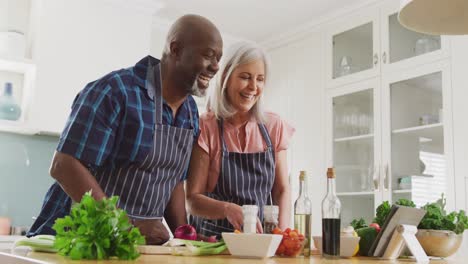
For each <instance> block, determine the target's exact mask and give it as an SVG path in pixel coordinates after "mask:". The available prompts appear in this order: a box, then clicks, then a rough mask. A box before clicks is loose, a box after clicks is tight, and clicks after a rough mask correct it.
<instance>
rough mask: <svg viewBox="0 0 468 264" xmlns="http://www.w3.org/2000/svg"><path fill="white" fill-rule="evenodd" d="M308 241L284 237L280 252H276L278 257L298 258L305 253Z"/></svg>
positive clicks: (279, 248)
mask: <svg viewBox="0 0 468 264" xmlns="http://www.w3.org/2000/svg"><path fill="white" fill-rule="evenodd" d="M306 240H307V239H305V240H302V241H301V240H299V239H298V238H297V237H295V238H292V237H283V240H282V241H281V243H280V246H279V247H278V250H276V255H279V256H282V257H297V256H299V255H301V253H303V252H304V246H305V244H306V242H307V241H306Z"/></svg>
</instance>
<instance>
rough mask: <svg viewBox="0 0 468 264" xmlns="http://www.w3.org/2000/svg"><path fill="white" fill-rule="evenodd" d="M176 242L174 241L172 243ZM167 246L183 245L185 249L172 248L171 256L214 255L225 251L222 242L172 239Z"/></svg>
mask: <svg viewBox="0 0 468 264" xmlns="http://www.w3.org/2000/svg"><path fill="white" fill-rule="evenodd" d="M173 240H176V241H173ZM173 240H171V241H173V242H172V243H169V245H171V246H173V245H178V246H181V245H185V247H174V248H173V249H172V255H176V256H201V255H216V254H220V253H222V252H223V251H225V250H226V249H227V246H226V244H225V243H224V241H220V242H216V243H211V242H204V241H195V240H183V239H173Z"/></svg>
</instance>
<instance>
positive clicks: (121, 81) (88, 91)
mask: <svg viewBox="0 0 468 264" xmlns="http://www.w3.org/2000/svg"><path fill="white" fill-rule="evenodd" d="M158 63H159V61H158V60H157V59H155V58H153V57H151V56H148V57H145V58H143V59H142V60H141V61H139V62H138V63H137V64H136V65H135V66H134V67H131V68H127V69H122V70H119V71H115V72H111V73H109V74H108V75H106V76H104V77H103V78H101V79H99V80H97V81H94V82H91V83H89V84H88V85H86V87H85V88H84V89H83V90H82V91H81V92H80V93H79V94H78V95H77V97H76V98H75V101H74V102H73V107H72V112H71V115H70V117H69V119H68V122H67V124H66V126H65V129H64V131H63V133H62V136H61V137H60V141H59V145H58V147H57V150H58V151H59V152H63V153H66V154H69V155H71V156H73V157H75V158H77V159H78V160H80V161H82V162H83V163H84V164H87V165H90V166H101V165H104V164H105V165H106V166H114V165H115V164H116V163H117V164H128V163H130V162H135V161H136V162H139V161H140V162H141V161H143V160H144V159H145V158H146V156H147V155H148V153H149V151H150V149H151V148H152V146H153V133H154V125H155V113H154V111H155V106H154V101H153V91H150V90H147V89H146V87H145V82H146V80H147V78H146V72H147V69H148V66H149V64H152V65H157V64H158ZM189 104H190V108H191V109H192V117H193V123H194V126H195V127H194V137H195V139H196V137H197V135H198V133H199V128H198V110H197V105H196V103H195V100H194V99H193V98H192V96H188V97H187V99H186V100H185V102H184V103H183V104H182V105H181V107H180V109H179V110H178V111H177V115H176V117H175V118H173V114H172V110H171V108H170V107H169V106H168V105H167V104H166V103H165V102H164V103H163V124H166V125H172V126H176V127H181V128H191V125H190V114H189V106H188V105H189Z"/></svg>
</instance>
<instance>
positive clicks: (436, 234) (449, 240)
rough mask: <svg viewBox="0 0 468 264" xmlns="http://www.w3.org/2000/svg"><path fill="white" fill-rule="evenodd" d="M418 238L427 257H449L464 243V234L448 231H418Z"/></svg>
mask: <svg viewBox="0 0 468 264" xmlns="http://www.w3.org/2000/svg"><path fill="white" fill-rule="evenodd" d="M416 238H417V239H418V241H419V244H421V246H422V248H423V249H424V251H425V252H426V254H427V255H429V256H433V257H443V258H445V257H448V256H451V255H453V254H455V252H457V250H458V248H459V247H460V245H461V243H462V241H463V234H459V235H457V234H455V233H454V232H452V231H447V230H432V229H418V232H417V233H416Z"/></svg>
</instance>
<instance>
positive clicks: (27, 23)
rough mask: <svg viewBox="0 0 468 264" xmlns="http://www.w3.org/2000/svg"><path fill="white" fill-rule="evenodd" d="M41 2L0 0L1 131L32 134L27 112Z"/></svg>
mask: <svg viewBox="0 0 468 264" xmlns="http://www.w3.org/2000/svg"><path fill="white" fill-rule="evenodd" d="M39 2H41V1H32V0H15V1H0V130H1V131H6V132H13V133H26V134H33V133H34V131H32V130H31V129H30V128H29V123H28V111H29V107H30V106H31V101H32V97H33V92H34V83H35V75H36V65H35V62H34V60H33V45H32V43H33V38H34V34H35V31H36V28H37V25H38V19H39V13H38V12H39V6H40V3H39Z"/></svg>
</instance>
